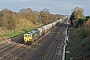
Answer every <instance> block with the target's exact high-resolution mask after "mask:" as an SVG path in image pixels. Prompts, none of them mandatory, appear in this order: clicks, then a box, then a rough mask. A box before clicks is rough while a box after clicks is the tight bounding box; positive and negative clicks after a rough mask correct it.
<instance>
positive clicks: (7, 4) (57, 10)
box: [0, 0, 90, 15]
mask: <svg viewBox="0 0 90 60" xmlns="http://www.w3.org/2000/svg"><path fill="white" fill-rule="evenodd" d="M76 6H78V7H81V8H84V15H90V0H0V10H2V9H4V8H7V9H10V10H12V11H15V12H19V10H20V9H22V8H31V9H32V10H36V11H40V10H42V9H44V8H48V9H49V10H50V12H51V13H53V14H62V15H70V14H71V13H72V11H71V10H72V9H73V8H75V7H76Z"/></svg>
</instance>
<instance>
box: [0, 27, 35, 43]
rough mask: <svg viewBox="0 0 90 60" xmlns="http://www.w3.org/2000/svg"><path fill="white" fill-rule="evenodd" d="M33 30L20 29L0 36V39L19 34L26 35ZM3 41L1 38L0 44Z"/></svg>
mask: <svg viewBox="0 0 90 60" xmlns="http://www.w3.org/2000/svg"><path fill="white" fill-rule="evenodd" d="M32 29H34V28H27V29H22V30H21V31H19V30H14V31H13V32H12V33H6V34H3V35H0V37H8V38H13V37H15V36H18V35H20V34H24V33H27V32H28V31H30V30H32ZM2 41H3V38H1V39H0V42H2Z"/></svg>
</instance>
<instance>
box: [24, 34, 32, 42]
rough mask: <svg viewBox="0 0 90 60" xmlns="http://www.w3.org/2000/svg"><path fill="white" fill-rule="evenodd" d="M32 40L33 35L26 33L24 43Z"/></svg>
mask: <svg viewBox="0 0 90 60" xmlns="http://www.w3.org/2000/svg"><path fill="white" fill-rule="evenodd" d="M31 41H32V35H31V34H24V43H29V42H31Z"/></svg>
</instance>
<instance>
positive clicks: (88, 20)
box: [70, 7, 90, 28]
mask: <svg viewBox="0 0 90 60" xmlns="http://www.w3.org/2000/svg"><path fill="white" fill-rule="evenodd" d="M83 12H84V9H83V8H80V7H75V8H74V9H73V10H72V14H71V16H70V21H71V25H72V26H73V27H75V28H78V27H82V26H83V27H87V28H90V16H84V15H83Z"/></svg>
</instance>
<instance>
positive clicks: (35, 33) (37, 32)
mask: <svg viewBox="0 0 90 60" xmlns="http://www.w3.org/2000/svg"><path fill="white" fill-rule="evenodd" d="M60 21H61V19H60V20H57V21H55V22H52V23H50V24H47V25H44V26H42V27H40V28H37V29H34V30H32V31H30V32H28V33H25V34H24V43H25V44H27V43H31V42H33V41H35V40H36V39H37V38H39V37H41V36H42V35H44V34H45V33H47V32H48V31H49V30H50V29H52V28H53V27H54V26H55V25H56V24H57V23H59V22H60Z"/></svg>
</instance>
